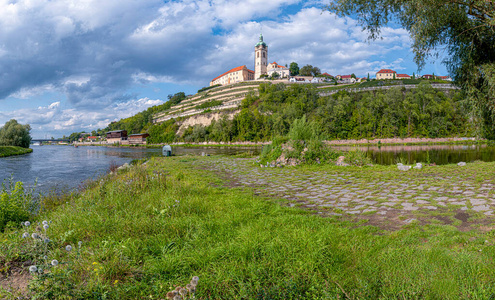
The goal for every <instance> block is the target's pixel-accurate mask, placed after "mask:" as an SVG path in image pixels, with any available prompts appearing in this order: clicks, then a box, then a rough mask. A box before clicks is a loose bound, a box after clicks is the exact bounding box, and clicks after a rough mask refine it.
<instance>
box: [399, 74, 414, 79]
mask: <svg viewBox="0 0 495 300" xmlns="http://www.w3.org/2000/svg"><path fill="white" fill-rule="evenodd" d="M395 78H396V79H411V76H409V75H407V74H397V75H395Z"/></svg>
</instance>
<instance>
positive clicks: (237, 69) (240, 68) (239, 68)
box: [212, 65, 246, 81]
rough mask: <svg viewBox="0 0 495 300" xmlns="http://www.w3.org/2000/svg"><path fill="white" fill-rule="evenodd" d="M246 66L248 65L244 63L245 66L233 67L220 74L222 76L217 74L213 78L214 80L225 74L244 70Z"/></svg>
mask: <svg viewBox="0 0 495 300" xmlns="http://www.w3.org/2000/svg"><path fill="white" fill-rule="evenodd" d="M244 68H246V65H244V66H240V67H237V68H233V69H232V70H229V71H227V72H225V73H223V74H222V75H220V76H217V77H215V78H213V80H212V81H215V80H217V79H218V78H220V77H222V76H225V75H227V74H229V73H232V72H237V71H240V70H242V69H244Z"/></svg>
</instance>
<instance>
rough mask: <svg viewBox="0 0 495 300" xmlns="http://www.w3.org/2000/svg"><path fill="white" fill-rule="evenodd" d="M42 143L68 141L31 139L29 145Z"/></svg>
mask: <svg viewBox="0 0 495 300" xmlns="http://www.w3.org/2000/svg"><path fill="white" fill-rule="evenodd" d="M36 142H38V143H43V142H70V140H69V139H60V140H57V139H31V143H36Z"/></svg>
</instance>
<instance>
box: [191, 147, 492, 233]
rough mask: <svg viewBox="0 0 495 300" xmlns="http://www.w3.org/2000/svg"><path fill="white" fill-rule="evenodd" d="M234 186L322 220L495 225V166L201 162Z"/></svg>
mask: <svg viewBox="0 0 495 300" xmlns="http://www.w3.org/2000/svg"><path fill="white" fill-rule="evenodd" d="M195 164H196V165H197V166H199V167H201V168H206V169H209V170H212V171H215V172H216V173H217V174H219V175H221V176H222V177H223V178H225V179H226V180H227V182H228V184H229V185H230V186H236V187H243V188H252V189H253V190H254V192H255V194H258V195H262V196H268V197H270V198H275V199H284V201H283V202H282V203H283V204H286V205H288V206H291V207H292V206H299V207H302V208H305V209H308V210H310V211H313V212H314V213H316V214H321V215H323V216H337V217H339V218H341V219H354V220H361V221H362V223H364V224H371V225H377V226H380V227H383V228H388V229H397V228H400V227H402V226H403V225H406V224H409V223H412V222H419V223H421V224H426V223H429V224H449V225H453V226H456V227H457V228H459V229H461V230H469V229H471V228H473V226H478V227H480V226H484V227H490V226H491V224H492V223H494V224H495V217H494V209H495V164H494V163H472V164H468V165H467V166H465V167H460V166H457V165H449V166H436V167H425V168H423V169H421V170H414V169H412V170H410V171H407V172H403V171H399V170H397V168H396V167H395V166H386V167H385V166H375V167H365V168H358V167H335V166H323V167H318V168H290V167H287V168H260V167H259V165H257V164H256V162H255V159H239V158H228V157H213V158H210V159H204V160H196V161H195Z"/></svg>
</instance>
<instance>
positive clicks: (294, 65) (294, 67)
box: [289, 62, 299, 76]
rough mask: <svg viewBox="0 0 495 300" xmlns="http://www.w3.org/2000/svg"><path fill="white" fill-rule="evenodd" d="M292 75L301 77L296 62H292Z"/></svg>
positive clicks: (290, 69) (290, 68)
mask: <svg viewBox="0 0 495 300" xmlns="http://www.w3.org/2000/svg"><path fill="white" fill-rule="evenodd" d="M289 71H290V75H292V76H296V75H299V65H298V64H297V63H296V62H291V63H290V67H289Z"/></svg>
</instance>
